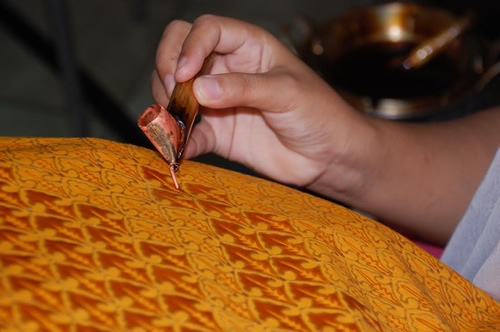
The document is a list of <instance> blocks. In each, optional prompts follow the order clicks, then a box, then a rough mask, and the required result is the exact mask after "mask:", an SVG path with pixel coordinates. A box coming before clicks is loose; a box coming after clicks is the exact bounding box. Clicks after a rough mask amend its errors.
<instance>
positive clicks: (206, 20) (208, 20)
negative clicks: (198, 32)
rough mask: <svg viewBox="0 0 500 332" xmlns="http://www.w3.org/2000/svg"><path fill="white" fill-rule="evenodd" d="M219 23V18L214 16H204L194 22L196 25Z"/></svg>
mask: <svg viewBox="0 0 500 332" xmlns="http://www.w3.org/2000/svg"><path fill="white" fill-rule="evenodd" d="M217 21H218V19H217V16H215V15H213V14H203V15H201V16H199V17H198V18H197V19H196V20H195V21H194V24H196V25H203V24H211V23H214V22H217Z"/></svg>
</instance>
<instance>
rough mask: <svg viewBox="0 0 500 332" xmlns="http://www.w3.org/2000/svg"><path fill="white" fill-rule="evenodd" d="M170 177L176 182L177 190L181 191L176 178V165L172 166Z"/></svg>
mask: <svg viewBox="0 0 500 332" xmlns="http://www.w3.org/2000/svg"><path fill="white" fill-rule="evenodd" d="M170 175H171V176H172V180H173V181H174V186H175V189H180V187H179V183H177V178H176V177H175V165H174V164H172V165H170Z"/></svg>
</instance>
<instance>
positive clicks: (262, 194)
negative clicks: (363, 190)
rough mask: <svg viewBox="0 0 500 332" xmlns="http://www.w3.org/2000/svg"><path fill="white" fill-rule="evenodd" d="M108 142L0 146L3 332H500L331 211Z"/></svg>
mask: <svg viewBox="0 0 500 332" xmlns="http://www.w3.org/2000/svg"><path fill="white" fill-rule="evenodd" d="M178 180H179V183H180V186H181V190H180V191H178V190H175V189H174V187H173V184H172V182H171V181H172V180H171V179H170V174H169V169H168V167H167V165H166V163H165V161H164V160H163V159H162V158H161V157H160V156H159V155H158V154H157V153H156V152H154V151H151V150H148V149H144V148H139V147H135V146H132V145H125V144H118V143H113V142H109V141H103V140H98V139H41V138H38V139H37V138H3V139H0V188H1V190H0V197H1V199H0V330H7V331H38V330H45V331H162V330H175V331H181V330H182V331H229V330H233V331H245V330H248V331H263V330H265V331H289V330H324V331H336V330H344V331H347V330H349V331H382V330H384V331H419V330H420V331H493V330H497V329H498V328H500V304H499V303H498V302H496V301H495V300H494V299H492V298H491V297H489V296H488V295H487V294H486V293H484V292H483V291H481V290H480V289H478V288H477V287H475V286H473V285H472V284H471V283H470V282H469V281H467V280H466V279H464V278H463V277H461V276H460V275H459V274H457V273H456V272H454V271H453V270H451V269H450V268H448V267H447V266H445V265H444V264H443V263H441V262H440V261H439V260H437V259H435V258H434V257H432V256H431V255H429V254H428V253H426V252H425V251H424V250H422V249H421V248H419V247H418V246H416V245H415V244H413V243H412V242H411V241H409V240H407V239H406V238H404V237H402V236H400V235H399V234H398V233H396V232H394V231H392V230H390V229H388V228H386V227H385V226H382V225H380V224H379V223H377V222H374V221H372V220H370V219H368V218H366V217H364V216H362V215H360V214H357V213H355V212H353V211H351V210H348V209H345V208H343V207H341V206H338V205H335V204H332V203H330V202H328V201H325V200H322V199H319V198H316V197H313V196H310V195H307V194H304V193H301V192H298V191H295V190H293V189H290V188H287V187H283V186H281V185H278V184H275V183H272V182H268V181H265V180H262V179H257V178H253V177H250V176H246V175H242V174H239V173H235V172H230V171H226V170H222V169H218V168H215V167H212V166H208V165H203V164H199V163H194V162H185V163H184V164H183V165H182V167H181V170H180V171H179V172H178Z"/></svg>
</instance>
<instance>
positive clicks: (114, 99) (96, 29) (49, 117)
mask: <svg viewBox="0 0 500 332" xmlns="http://www.w3.org/2000/svg"><path fill="white" fill-rule="evenodd" d="M383 2H385V1H376V0H349V1H347V0H344V1H341V0H336V1H332V0H329V1H327V0H309V1H299V0H265V1H264V0H252V1H234V0H226V1H215V0H212V1H202V0H198V1H194V0H183V1H173V0H143V1H140V0H104V1H103V0H85V1H80V0H65V1H64V0H57V1H56V0H51V1H49V0H20V1H19V0H0V6H1V7H0V23H1V24H0V135H1V136H12V135H14V136H62V137H64V136H92V137H101V138H106V139H112V140H117V141H122V142H128V143H134V144H140V145H147V143H146V142H145V141H144V139H143V137H142V134H141V133H140V132H139V130H138V129H137V128H136V125H135V122H136V119H137V117H138V115H139V114H140V113H141V112H142V110H143V109H144V108H145V107H146V106H148V105H149V104H151V103H152V102H153V100H152V98H151V94H150V90H149V78H150V75H151V72H152V71H153V69H154V55H155V49H156V45H157V42H158V40H159V38H160V35H161V33H162V30H163V28H164V27H165V26H166V24H167V23H168V22H170V21H171V20H172V19H185V20H188V21H192V20H193V19H194V18H196V17H197V16H199V15H201V14H204V13H213V14H219V15H226V16H232V17H236V18H239V19H243V20H246V21H249V22H252V23H255V24H257V25H260V26H262V27H264V28H266V29H268V30H269V31H271V32H272V33H274V34H275V35H277V36H278V37H280V34H281V29H282V27H283V26H284V25H285V24H287V23H288V22H290V21H291V20H292V19H293V17H294V16H295V15H298V14H302V15H305V16H306V17H308V18H310V19H311V21H313V22H314V23H322V22H325V21H327V20H328V19H330V18H332V17H335V16H337V15H339V14H341V13H342V12H344V11H347V10H349V9H353V8H356V7H361V6H366V5H370V4H377V3H383ZM406 2H412V1H406ZM413 2H417V3H421V4H425V5H431V6H437V7H442V8H446V9H449V10H451V11H453V12H455V13H457V14H460V13H463V12H465V11H469V10H474V11H476V12H477V17H478V20H477V22H478V27H479V29H480V30H481V33H482V34H484V36H486V37H487V38H488V39H489V40H491V41H492V42H494V41H496V40H498V39H500V15H499V13H500V10H499V7H500V1H498V0H474V1H466V0H459V1H457V0H422V1H413ZM61 20H62V21H61ZM58 28H59V29H58ZM57 36H59V39H58V37H57ZM61 40H62V41H63V43H62V46H63V48H59V49H58V48H57V47H55V46H57V45H59V46H61V42H60V41H61ZM58 41H59V42H58ZM64 41H65V42H64ZM58 50H59V51H61V52H59V53H58ZM61 54H63V59H66V61H65V62H64V61H63V62H61V57H60V55H61ZM64 55H65V56H66V57H64ZM68 55H69V57H68ZM72 60H73V62H72ZM68 61H69V62H68ZM61 63H66V64H68V66H67V68H69V69H70V70H69V71H67V72H66V73H69V74H68V75H66V76H65V75H63V74H62V73H63V72H61ZM72 69H73V74H75V75H71V73H72ZM75 82H76V83H75ZM497 85H498V84H497ZM492 89H493V90H494V91H488V92H487V93H486V94H485V95H484V96H482V98H483V99H484V100H486V101H487V102H486V103H485V104H486V105H493V104H496V102H497V101H496V99H498V98H496V96H497V95H498V93H496V88H489V90H492Z"/></svg>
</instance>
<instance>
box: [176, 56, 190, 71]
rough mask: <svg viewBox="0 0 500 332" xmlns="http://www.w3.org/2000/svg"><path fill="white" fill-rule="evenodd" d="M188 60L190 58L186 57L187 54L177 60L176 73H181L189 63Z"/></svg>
mask: <svg viewBox="0 0 500 332" xmlns="http://www.w3.org/2000/svg"><path fill="white" fill-rule="evenodd" d="M187 61H188V58H187V57H185V56H183V57H181V58H180V59H179V61H177V69H176V71H175V74H178V73H180V72H181V71H183V70H184V66H185V64H186V63H187Z"/></svg>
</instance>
